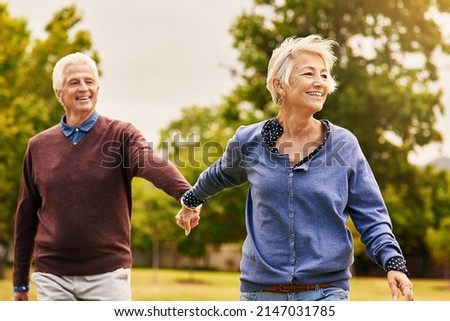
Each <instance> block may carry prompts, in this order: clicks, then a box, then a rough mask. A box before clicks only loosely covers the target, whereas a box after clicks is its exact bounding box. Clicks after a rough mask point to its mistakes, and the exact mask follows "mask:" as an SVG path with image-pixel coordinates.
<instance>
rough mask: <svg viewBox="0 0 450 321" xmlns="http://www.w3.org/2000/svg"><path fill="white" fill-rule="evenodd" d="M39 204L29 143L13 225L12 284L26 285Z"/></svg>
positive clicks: (39, 198)
mask: <svg viewBox="0 0 450 321" xmlns="http://www.w3.org/2000/svg"><path fill="white" fill-rule="evenodd" d="M40 205H41V197H40V195H39V191H38V189H37V187H36V185H35V184H34V181H33V165H32V155H31V149H30V144H28V147H27V150H26V152H25V155H24V161H23V171H22V179H21V184H20V191H19V199H18V203H17V209H16V217H15V227H14V268H13V284H14V286H18V285H28V283H29V274H30V268H31V259H32V255H33V249H34V238H35V235H36V231H37V226H38V218H37V213H38V209H39V207H40Z"/></svg>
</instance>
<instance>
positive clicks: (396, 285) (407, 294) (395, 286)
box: [387, 270, 414, 301]
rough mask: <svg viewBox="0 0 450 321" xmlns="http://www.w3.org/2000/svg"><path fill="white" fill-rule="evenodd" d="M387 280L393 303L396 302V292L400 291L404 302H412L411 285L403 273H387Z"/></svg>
mask: <svg viewBox="0 0 450 321" xmlns="http://www.w3.org/2000/svg"><path fill="white" fill-rule="evenodd" d="M387 280H388V283H389V287H390V288H391V293H392V298H393V299H394V301H397V300H398V290H400V291H401V293H402V295H403V300H404V301H414V294H413V290H412V283H411V281H410V280H409V278H408V276H407V275H406V274H405V273H403V272H400V271H393V270H391V271H389V272H388V273H387Z"/></svg>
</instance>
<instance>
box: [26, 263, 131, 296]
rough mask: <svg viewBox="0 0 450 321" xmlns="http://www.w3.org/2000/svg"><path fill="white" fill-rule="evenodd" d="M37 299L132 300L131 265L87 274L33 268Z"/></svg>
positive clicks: (32, 277)
mask: <svg viewBox="0 0 450 321" xmlns="http://www.w3.org/2000/svg"><path fill="white" fill-rule="evenodd" d="M31 279H32V280H33V282H34V283H35V284H36V290H37V300H38V301H131V285H130V281H131V280H130V279H131V273H130V269H123V268H120V269H118V270H115V271H112V272H108V273H103V274H96V275H86V276H59V275H54V274H50V273H43V272H34V273H32V274H31Z"/></svg>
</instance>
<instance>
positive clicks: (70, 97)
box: [56, 64, 99, 117]
mask: <svg viewBox="0 0 450 321" xmlns="http://www.w3.org/2000/svg"><path fill="white" fill-rule="evenodd" d="M64 75H65V80H64V84H63V86H62V88H61V90H57V91H56V96H57V97H58V100H59V102H60V103H61V104H62V105H63V107H64V109H65V111H66V114H67V115H68V117H71V116H74V117H82V116H84V115H90V114H91V113H92V112H93V111H94V109H95V105H96V103H97V96H98V90H99V86H98V83H97V81H96V79H95V77H94V74H93V72H92V70H91V69H90V68H89V66H88V65H86V64H77V65H74V64H71V65H68V66H67V67H66V69H65V70H64Z"/></svg>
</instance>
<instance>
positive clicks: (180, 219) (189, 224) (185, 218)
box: [175, 205, 202, 235]
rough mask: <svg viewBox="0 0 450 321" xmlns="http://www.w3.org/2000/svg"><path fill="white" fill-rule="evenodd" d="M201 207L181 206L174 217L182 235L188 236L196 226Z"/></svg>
mask: <svg viewBox="0 0 450 321" xmlns="http://www.w3.org/2000/svg"><path fill="white" fill-rule="evenodd" d="M201 207H202V206H201V205H200V206H198V207H196V208H189V207H186V206H184V205H183V206H182V207H181V209H180V210H179V211H178V214H177V215H175V219H176V220H177V225H178V226H179V227H181V228H182V229H184V234H186V235H189V233H191V230H192V229H193V228H194V227H196V226H197V225H198V223H199V221H200V209H201Z"/></svg>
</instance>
